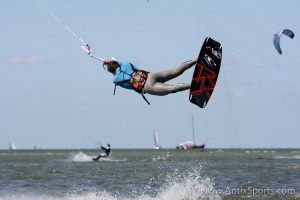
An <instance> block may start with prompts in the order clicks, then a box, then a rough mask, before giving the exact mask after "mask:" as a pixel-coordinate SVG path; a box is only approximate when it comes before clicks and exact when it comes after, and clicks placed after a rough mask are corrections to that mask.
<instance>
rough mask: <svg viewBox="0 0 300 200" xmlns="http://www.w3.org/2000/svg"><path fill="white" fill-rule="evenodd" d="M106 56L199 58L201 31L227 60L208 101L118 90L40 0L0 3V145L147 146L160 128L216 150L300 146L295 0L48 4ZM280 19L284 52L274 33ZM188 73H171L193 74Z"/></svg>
mask: <svg viewBox="0 0 300 200" xmlns="http://www.w3.org/2000/svg"><path fill="white" fill-rule="evenodd" d="M42 2H43V3H44V4H45V5H47V7H49V8H50V9H51V10H52V11H53V12H54V13H55V14H56V15H57V16H59V17H60V18H61V19H63V21H64V22H65V23H66V24H68V25H69V26H70V27H71V28H72V30H74V31H75V32H76V33H78V34H79V35H80V36H81V37H82V38H83V39H84V40H85V41H87V42H88V43H90V44H91V46H92V47H93V48H94V49H95V50H96V51H97V52H98V53H99V54H100V55H101V56H102V57H110V56H114V57H115V58H117V59H118V60H129V61H131V62H132V63H134V64H135V65H137V66H139V67H140V68H142V69H145V70H148V71H150V72H151V71H153V72H154V71H158V70H162V69H167V68H170V67H175V66H178V65H179V64H180V63H181V62H183V61H185V60H189V59H193V58H196V57H197V55H198V53H199V50H200V47H201V45H202V43H203V40H204V39H205V37H207V36H210V37H212V38H214V39H216V40H218V41H220V42H221V43H222V45H223V60H222V68H221V71H220V75H219V80H218V83H217V86H216V89H215V91H214V93H213V96H212V98H211V100H210V102H209V104H208V106H207V107H206V108H205V109H200V108H198V107H196V106H195V105H193V104H191V103H189V101H188V92H187V91H185V92H181V93H177V94H172V95H169V96H166V97H156V96H150V95H147V98H148V100H149V101H150V102H151V106H148V105H147V104H146V103H145V102H144V101H143V99H142V98H141V97H140V96H139V95H138V94H135V93H134V92H132V91H129V90H124V89H121V88H118V89H117V93H116V96H113V95H112V94H113V83H112V81H111V79H112V77H111V75H110V74H108V73H107V72H105V71H104V70H103V69H102V67H101V63H98V62H96V61H94V60H92V59H90V58H89V57H88V56H87V55H85V54H84V52H83V51H82V50H81V47H80V45H81V44H80V42H79V41H78V40H76V38H74V37H73V36H72V35H71V34H70V33H69V32H67V31H66V30H65V29H64V27H63V26H62V25H61V24H59V23H58V22H57V21H55V20H54V19H53V18H51V17H50V16H49V15H48V13H47V12H45V10H43V9H42V8H41V7H40V6H39V5H38V4H37V3H36V2H35V1H34V0H27V1H17V0H11V1H2V2H1V3H0V5H1V6H0V22H1V25H2V28H1V37H0V42H1V45H2V48H0V95H1V96H0V148H1V149H5V148H7V147H8V142H9V141H13V142H15V144H16V146H17V148H33V146H34V145H36V146H37V147H38V148H93V147H94V145H95V143H96V142H97V141H100V142H102V143H107V142H110V143H111V144H112V146H113V147H115V148H151V147H153V145H154V144H153V130H154V129H155V128H156V129H158V131H159V134H160V141H161V145H162V146H163V147H166V148H173V147H175V146H176V144H178V143H181V142H184V141H186V140H190V139H191V138H192V133H191V132H192V127H191V118H190V114H189V113H190V112H192V113H193V114H194V118H195V130H196V140H197V143H198V144H201V143H203V142H206V144H207V146H208V147H212V148H230V147H235V148H239V147H243V148H246V147H260V148H271V147H299V141H300V135H299V120H300V94H299V91H300V90H299V89H300V85H299V77H298V74H299V71H300V70H299V64H300V61H299V59H298V58H299V56H300V47H299V39H298V34H299V33H300V28H299V19H300V14H299V11H298V8H299V7H300V5H299V4H300V2H299V1H296V0H289V1H280V0H275V1H274V0H272V1H271V0H266V1H258V0H253V1H247V0H238V1H234V2H227V1H216V0H213V1H196V0H190V1H174V0H172V1H171V0H165V1H158V0H150V1H149V2H147V1H146V0H145V1H143V0H133V1H121V0H119V1H117V0H111V1H96V0H89V1H79V0H77V1H72V2H71V1H64V2H61V1H56V0H55V1H50V0H43V1H42ZM283 28H289V29H291V30H293V31H294V33H295V38H294V39H293V40H291V39H289V38H287V37H286V38H282V39H283V40H282V43H281V45H282V50H283V54H282V55H279V54H278V53H277V52H276V50H275V49H274V47H273V44H272V39H273V34H274V33H275V32H277V31H279V30H281V29H283ZM192 73H193V70H188V71H187V72H185V73H184V74H183V75H182V76H181V77H179V78H177V79H175V80H173V81H171V82H173V83H176V82H190V81H191V77H192Z"/></svg>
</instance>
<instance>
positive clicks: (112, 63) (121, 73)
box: [103, 59, 196, 96]
mask: <svg viewBox="0 0 300 200" xmlns="http://www.w3.org/2000/svg"><path fill="white" fill-rule="evenodd" d="M195 64H196V60H190V61H186V62H184V63H182V64H181V65H179V66H178V67H177V68H173V69H167V70H163V71H160V72H148V71H144V70H140V69H139V68H137V67H136V66H134V65H133V64H131V63H130V62H128V61H124V62H119V61H116V60H114V59H113V60H104V62H103V65H104V66H105V67H106V69H107V71H109V72H110V73H112V74H113V82H114V84H115V85H117V86H120V87H123V88H126V89H132V90H135V91H136V92H138V93H140V94H145V93H148V94H151V95H157V96H164V95H168V94H170V93H176V92H180V91H184V90H188V89H190V87H191V84H188V83H178V84H167V83H165V82H167V81H169V80H171V79H173V78H176V77H177V76H179V75H181V74H182V73H183V72H184V71H185V70H187V69H189V68H191V67H192V66H193V65H195Z"/></svg>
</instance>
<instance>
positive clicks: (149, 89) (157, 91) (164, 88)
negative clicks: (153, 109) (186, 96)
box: [144, 83, 191, 96]
mask: <svg viewBox="0 0 300 200" xmlns="http://www.w3.org/2000/svg"><path fill="white" fill-rule="evenodd" d="M190 87H191V85H190V84H186V83H179V84H174V85H171V84H166V83H155V84H154V85H152V86H147V85H145V87H144V90H145V92H146V93H148V94H152V95H157V96H164V95H167V94H170V93H176V92H180V91H184V90H188V89H190Z"/></svg>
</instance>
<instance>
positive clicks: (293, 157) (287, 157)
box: [274, 156, 300, 160]
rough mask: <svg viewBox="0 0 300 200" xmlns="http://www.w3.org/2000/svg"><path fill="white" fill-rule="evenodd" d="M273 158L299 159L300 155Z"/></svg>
mask: <svg viewBox="0 0 300 200" xmlns="http://www.w3.org/2000/svg"><path fill="white" fill-rule="evenodd" d="M274 158H275V159H296V160H298V159H300V156H275V157H274Z"/></svg>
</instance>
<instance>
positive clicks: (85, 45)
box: [35, 0, 105, 69]
mask: <svg viewBox="0 0 300 200" xmlns="http://www.w3.org/2000/svg"><path fill="white" fill-rule="evenodd" d="M35 1H36V2H37V3H38V4H39V5H40V6H41V7H42V8H43V9H44V10H45V11H46V12H47V13H48V14H49V15H50V16H51V17H52V18H54V19H55V20H56V21H57V22H58V23H60V24H61V25H63V26H64V28H65V29H66V30H67V31H68V32H70V33H71V34H72V35H73V36H74V37H75V38H76V39H77V40H79V42H80V43H81V44H82V46H81V48H82V49H83V50H84V51H85V52H86V53H87V54H88V55H89V56H90V57H91V58H93V59H96V60H99V61H101V62H104V61H105V59H103V58H100V57H98V56H96V55H95V52H93V51H92V49H91V46H90V45H89V44H88V43H87V42H85V41H84V40H83V39H82V38H81V37H80V36H79V35H78V34H77V33H75V32H74V31H73V30H72V29H71V28H70V27H69V26H68V25H67V24H66V23H65V22H64V21H62V20H61V19H60V18H59V17H58V16H57V15H55V14H54V13H53V12H52V11H51V10H50V9H49V8H48V7H47V6H46V5H45V4H43V3H42V2H41V1H40V0H35ZM103 68H104V67H103ZM104 69H105V68H104Z"/></svg>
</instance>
